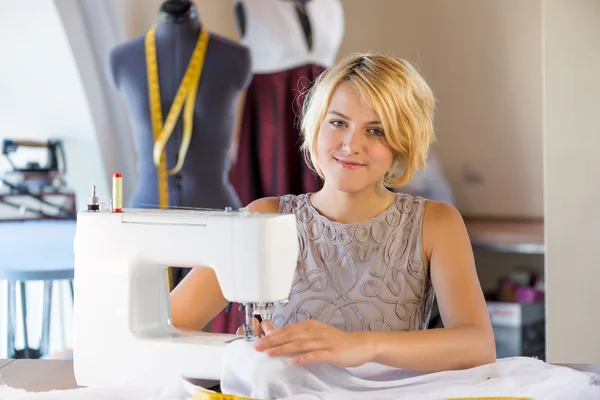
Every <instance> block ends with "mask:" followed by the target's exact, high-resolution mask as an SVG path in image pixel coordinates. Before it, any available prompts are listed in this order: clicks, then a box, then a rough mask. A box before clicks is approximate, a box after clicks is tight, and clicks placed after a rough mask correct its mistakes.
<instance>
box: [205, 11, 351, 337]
mask: <svg viewBox="0 0 600 400" xmlns="http://www.w3.org/2000/svg"><path fill="white" fill-rule="evenodd" d="M237 1H238V4H240V5H241V6H242V7H241V9H242V10H243V11H242V14H243V19H242V20H240V19H239V17H240V14H239V8H238V9H237V11H238V21H239V22H240V26H241V28H242V32H241V33H242V39H241V43H242V44H244V45H245V46H247V47H248V49H249V50H250V54H251V60H252V73H253V77H252V81H251V82H250V86H249V87H248V90H247V93H246V102H245V106H244V111H243V118H242V124H241V129H240V140H239V149H238V158H237V161H236V163H235V165H234V167H233V170H232V174H231V183H232V184H233V185H234V187H235V190H236V192H237V193H238V195H239V196H240V199H241V202H242V204H244V205H247V204H249V203H250V202H252V201H253V200H256V199H258V198H261V197H267V196H279V195H284V194H301V193H306V192H315V191H317V190H319V189H320V188H321V185H322V182H321V179H320V178H319V177H318V176H317V175H316V174H315V173H313V172H312V171H311V170H310V169H309V168H308V166H307V165H306V163H305V161H304V159H303V157H302V154H301V152H300V144H301V135H300V130H299V128H298V126H299V118H298V117H299V115H300V111H301V109H302V97H300V94H301V93H304V92H306V91H307V90H308V88H309V87H310V85H311V84H312V83H313V82H314V80H315V79H316V78H317V77H318V76H319V74H321V73H322V72H323V71H324V70H325V69H326V68H328V67H331V66H332V65H333V63H334V62H335V59H336V57H337V52H338V49H339V46H340V43H341V41H342V38H343V35H344V15H343V9H342V5H341V3H340V1H339V0H309V1H306V2H305V4H304V7H301V9H302V8H303V9H304V10H305V11H306V14H305V15H299V13H298V11H297V8H296V3H300V2H294V1H287V0H237ZM243 321H244V316H243V313H239V312H238V311H237V309H236V308H235V307H234V308H233V309H232V311H231V312H230V313H225V312H221V313H220V314H219V315H217V317H216V318H215V319H213V322H212V325H211V330H212V331H213V332H227V333H235V331H236V330H237V328H238V327H239V326H240V325H241V324H242V323H243Z"/></svg>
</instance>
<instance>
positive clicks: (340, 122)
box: [330, 120, 344, 127]
mask: <svg viewBox="0 0 600 400" xmlns="http://www.w3.org/2000/svg"><path fill="white" fill-rule="evenodd" d="M330 124H331V125H333V126H337V127H342V126H344V122H343V121H337V120H333V121H330Z"/></svg>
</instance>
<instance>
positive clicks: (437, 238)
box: [423, 200, 469, 258]
mask: <svg viewBox="0 0 600 400" xmlns="http://www.w3.org/2000/svg"><path fill="white" fill-rule="evenodd" d="M468 241H469V237H468V233H467V229H466V227H465V222H464V219H463V217H462V215H461V213H460V211H458V210H457V209H456V207H454V206H452V205H450V204H448V203H443V202H440V201H434V200H427V202H426V203H425V210H424V213H423V247H424V251H425V255H426V256H427V258H429V256H430V255H431V252H432V251H433V250H434V249H435V248H436V247H439V246H444V245H445V244H449V243H454V244H457V242H459V243H461V242H462V243H461V244H462V245H464V244H466V243H465V242H468Z"/></svg>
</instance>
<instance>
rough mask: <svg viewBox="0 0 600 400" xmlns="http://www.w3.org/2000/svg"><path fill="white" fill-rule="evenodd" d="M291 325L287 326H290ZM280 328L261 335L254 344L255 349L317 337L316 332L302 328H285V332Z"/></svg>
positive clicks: (261, 349) (263, 349) (266, 348)
mask: <svg viewBox="0 0 600 400" xmlns="http://www.w3.org/2000/svg"><path fill="white" fill-rule="evenodd" d="M291 327H292V326H290V327H288V328H291ZM280 329H281V328H279V329H275V330H273V331H271V333H269V334H268V335H265V336H263V337H262V338H260V339H259V340H257V341H256V343H255V344H254V348H255V349H256V350H257V351H265V350H268V349H271V348H273V347H277V346H281V345H284V344H287V343H292V342H295V341H300V340H311V339H317V336H316V332H312V331H307V330H304V329H301V328H299V329H287V330H285V332H283V331H280Z"/></svg>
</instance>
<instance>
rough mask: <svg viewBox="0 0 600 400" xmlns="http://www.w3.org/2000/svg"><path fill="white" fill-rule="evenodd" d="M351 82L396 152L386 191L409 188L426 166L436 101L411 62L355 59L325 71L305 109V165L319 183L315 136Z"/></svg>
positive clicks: (367, 57) (367, 56)
mask: <svg viewBox="0 0 600 400" xmlns="http://www.w3.org/2000/svg"><path fill="white" fill-rule="evenodd" d="M348 81H349V82H352V83H353V85H354V87H355V89H356V90H357V93H358V95H359V96H360V97H361V98H362V100H363V101H365V103H366V104H369V105H370V106H371V107H372V108H373V110H374V111H375V113H376V114H377V115H378V117H379V118H380V119H381V123H382V125H383V128H384V132H385V138H386V140H387V142H388V143H389V145H390V147H391V148H392V149H393V151H394V162H393V163H392V166H391V168H390V170H389V171H388V173H387V174H386V176H385V178H384V184H385V185H386V186H388V187H399V186H402V185H404V184H406V183H407V182H408V181H409V180H410V178H411V177H412V175H413V174H414V173H415V172H416V171H418V170H423V168H424V167H425V160H426V159H427V153H428V151H429V146H430V144H431V143H432V141H433V140H435V135H434V127H433V118H434V111H435V98H434V96H433V93H432V91H431V89H430V88H429V86H428V85H427V82H425V80H424V79H423V77H422V76H421V75H420V74H419V73H418V72H417V70H416V69H415V67H413V66H412V65H411V64H410V63H409V62H407V61H405V60H402V59H398V58H393V57H387V56H383V55H374V54H369V53H365V54H352V55H350V56H349V57H347V58H345V59H344V60H342V61H340V62H339V63H337V64H336V65H335V66H334V67H333V68H331V69H329V70H327V71H325V72H323V73H322V74H321V75H320V76H319V77H318V78H317V80H316V81H315V84H314V85H313V86H312V87H311V89H310V90H309V91H308V93H307V97H306V99H305V101H304V104H303V110H302V111H303V113H302V121H301V131H302V135H303V137H304V141H303V143H302V145H301V150H302V152H303V154H304V157H305V159H306V162H307V163H308V164H309V166H312V168H313V169H314V170H315V172H316V173H317V174H319V176H320V177H321V178H323V179H324V177H323V172H322V171H321V169H320V167H319V164H318V163H317V154H316V148H317V145H316V143H317V136H318V132H319V127H320V126H321V123H322V122H323V119H324V118H325V114H326V113H327V109H328V107H329V103H330V101H331V97H332V95H333V93H334V91H335V89H336V88H337V87H338V85H339V84H340V83H342V82H348Z"/></svg>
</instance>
